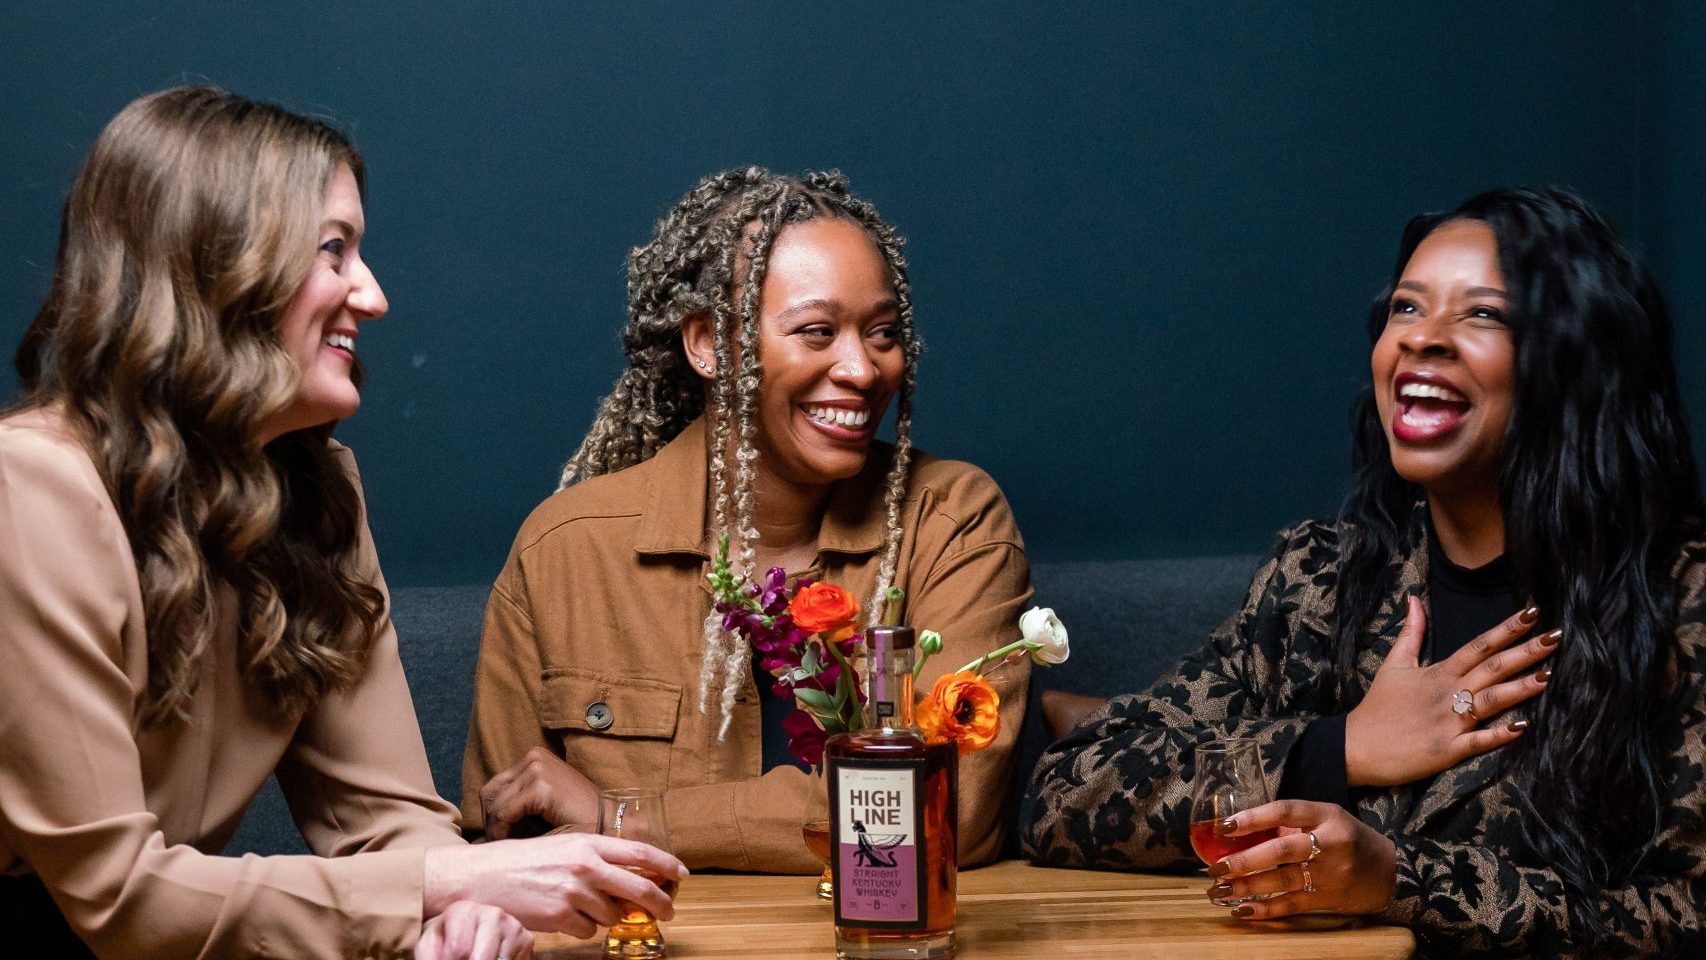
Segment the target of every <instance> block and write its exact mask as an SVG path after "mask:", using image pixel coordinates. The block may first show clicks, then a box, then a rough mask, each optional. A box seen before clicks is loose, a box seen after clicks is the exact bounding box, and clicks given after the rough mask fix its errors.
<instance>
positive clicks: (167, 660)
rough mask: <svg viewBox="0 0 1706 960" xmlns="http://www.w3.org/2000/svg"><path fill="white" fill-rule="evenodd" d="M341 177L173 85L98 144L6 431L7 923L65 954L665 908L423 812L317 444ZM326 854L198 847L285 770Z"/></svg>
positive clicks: (354, 299) (341, 515) (337, 258)
mask: <svg viewBox="0 0 1706 960" xmlns="http://www.w3.org/2000/svg"><path fill="white" fill-rule="evenodd" d="M363 184H364V169H363V164H362V160H361V157H360V155H359V154H357V153H356V152H355V150H354V149H353V148H352V147H351V146H350V144H349V143H348V141H347V140H346V139H345V138H344V137H343V136H342V135H340V134H339V133H337V132H336V131H335V130H333V129H331V128H330V127H328V126H327V125H325V124H323V123H320V122H318V121H315V120H311V119H308V118H306V117H302V116H299V115H296V114H293V113H290V112H288V111H285V110H283V109H280V108H278V107H275V106H271V105H269V104H263V103H257V102H254V101H251V100H246V99H244V98H241V97H237V96H234V95H231V94H228V93H224V92H221V91H217V90H211V89H206V88H196V87H183V88H177V89H173V90H167V91H164V92H162V93H158V94H154V95H151V96H146V97H143V98H141V99H139V100H137V101H136V102H134V103H132V104H131V105H130V106H128V107H127V108H125V110H124V111H122V112H121V113H120V114H119V115H118V117H117V118H115V119H114V120H113V121H112V122H111V123H110V124H109V125H108V126H107V128H106V130H105V131H104V132H103V133H102V134H101V136H100V138H99V139H98V140H97V142H96V144H95V146H94V147H93V149H92V150H91V151H90V153H89V156H88V158H87V159H86V160H85V162H84V164H83V166H82V168H81V170H80V171H79V173H78V176H77V179H76V181H75V183H74V184H73V186H72V188H71V193H70V196H69V197H68V199H67V201H66V205H65V213H64V220H63V224H62V231H61V235H60V243H59V253H58V258H57V262H56V264H55V271H54V278H53V286H52V289H51V291H50V293H49V295H48V298H47V300H46V302H45V304H44V305H43V307H42V309H41V311H40V313H39V314H38V315H37V317H36V320H35V322H34V324H33V325H32V326H31V327H30V329H29V331H28V332H27V333H26V335H25V337H24V340H23V343H22V345H21V346H20V347H19V350H18V356H17V365H18V371H19V374H20V376H21V379H22V383H23V388H24V395H23V399H22V400H21V401H20V403H19V404H18V405H16V406H15V407H14V408H12V409H11V410H10V411H9V412H7V413H6V414H5V415H4V416H0V623H4V624H5V627H4V629H3V630H0V662H3V663H4V664H5V665H6V669H5V670H3V671H0V744H3V747H0V921H3V922H4V926H5V929H6V930H7V932H8V935H9V936H12V937H14V938H18V939H20V940H21V941H22V942H34V943H36V944H37V945H38V947H37V949H40V948H41V945H42V944H44V943H47V944H51V945H52V946H53V948H54V949H53V952H55V953H56V955H59V956H79V955H81V956H87V955H89V954H90V952H91V951H92V953H93V954H94V955H99V956H120V955H122V956H125V957H185V956H231V957H245V956H261V955H265V956H276V955H279V953H280V952H283V953H285V954H288V955H291V956H297V957H342V956H349V955H352V954H361V955H368V954H372V953H376V952H377V953H385V954H387V955H389V954H393V953H395V952H397V951H399V950H408V949H411V948H413V949H414V950H415V955H416V957H417V958H440V957H478V958H492V957H507V958H509V960H517V958H518V957H520V956H523V955H525V954H527V953H528V952H529V950H530V940H529V937H528V934H527V932H526V929H524V926H523V925H524V924H525V926H527V927H533V928H551V929H560V930H565V931H568V932H570V933H574V934H577V935H582V936H585V935H588V934H590V933H592V932H593V929H594V927H593V925H594V923H608V922H610V921H612V920H614V919H615V918H616V915H617V913H616V911H617V907H616V902H617V901H618V900H634V901H638V902H641V903H645V904H648V905H649V906H650V907H651V908H653V909H655V910H658V911H661V912H662V913H663V914H664V915H667V914H668V913H669V908H670V903H669V900H668V898H667V897H666V896H664V895H663V893H662V892H661V890H659V888H658V887H657V886H656V885H654V884H653V883H652V882H650V881H649V880H646V879H644V878H643V877H640V876H638V875H636V874H635V873H633V872H631V871H629V870H627V869H623V868H624V867H629V866H632V867H644V868H646V869H648V870H651V871H654V872H656V873H659V874H667V873H675V872H679V871H680V870H681V869H682V868H681V866H680V864H679V862H678V861H676V860H675V859H674V858H673V857H670V856H668V855H667V854H664V853H662V852H660V851H657V850H655V849H653V848H651V847H648V846H645V845H643V844H633V843H626V842H622V841H613V840H609V839H607V838H602V837H584V836H582V837H550V838H545V839H542V840H537V841H513V842H508V843H498V844H490V845H486V846H482V847H469V846H466V845H464V844H463V843H462V840H461V837H460V835H459V834H458V831H457V826H456V821H455V811H454V809H453V808H452V807H451V806H450V805H449V804H447V803H446V802H445V801H444V800H443V799H442V798H440V797H438V796H437V795H436V794H435V793H434V791H433V788H432V781H431V778H430V776H429V774H428V770H427V765H426V757H425V751H424V749H423V747H422V744H421V739H420V734H419V730H418V728H417V726H416V722H415V716H414V713H413V709H412V706H411V703H410V699H409V694H408V687H407V685H406V684H405V682H404V679H403V674H402V669H401V664H400V663H399V661H398V657H397V647H396V635H395V633H394V631H393V630H392V628H391V624H390V618H389V613H388V603H387V598H386V594H385V588H384V583H383V580H382V579H381V578H380V574H379V568H378V562H377V559H376V557H375V555H374V551H373V546H372V542H371V539H370V537H369V536H368V533H367V527H366V521H365V516H364V507H363V502H362V495H361V490H360V486H359V481H358V479H357V476H356V472H355V465H354V460H353V458H352V457H351V455H350V453H349V451H348V450H347V449H346V448H344V447H342V446H341V445H339V444H337V443H336V442H335V441H333V440H332V439H331V429H332V426H333V424H334V423H335V422H336V421H337V420H339V419H341V418H343V417H346V416H348V415H350V414H352V413H354V412H355V409H356V407H357V406H358V405H359V403H360V393H359V390H358V387H359V380H360V372H359V370H360V368H359V365H358V364H357V362H356V358H355V346H356V340H357V337H358V336H359V334H360V327H361V325H362V324H364V323H365V322H366V321H368V320H372V319H375V318H377V317H379V316H381V315H382V314H383V313H384V312H385V310H386V306H387V304H386V301H385V295H384V293H383V292H382V291H381V290H380V288H379V284H378V282H377V281H376V280H375V279H374V276H373V274H372V272H371V271H370V270H369V269H368V267H367V265H366V263H365V262H364V261H363V260H362V259H361V252H360V250H361V239H362V232H363V226H364V222H363V212H362V202H361V201H362V191H363ZM275 772H276V774H277V776H278V780H279V783H280V784H281V786H283V788H284V790H285V793H286V795H287V796H288V798H289V800H290V803H291V810H292V813H293V814H294V815H295V817H296V820H297V823H298V824H299V826H300V827H301V829H302V832H303V835H304V837H305V838H306V839H307V840H308V842H309V844H310V846H311V847H312V848H313V849H314V850H315V851H316V853H317V854H319V855H318V856H296V857H244V858H241V859H238V858H226V857H220V856H217V852H218V850H219V849H220V848H221V847H222V846H223V845H224V843H225V842H226V841H227V840H228V839H229V838H230V836H231V834H232V832H233V830H234V829H235V828H236V826H237V823H238V821H239V819H240V818H241V816H242V813H243V810H244V808H245V807H246V806H247V804H248V802H249V800H250V799H251V798H252V797H253V796H254V794H255V792H256V791H257V790H258V789H259V788H260V786H261V784H262V782H263V781H264V780H265V779H266V777H267V776H268V775H269V774H273V773H275Z"/></svg>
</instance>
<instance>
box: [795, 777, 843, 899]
mask: <svg viewBox="0 0 1706 960" xmlns="http://www.w3.org/2000/svg"><path fill="white" fill-rule="evenodd" d="M827 769H828V760H827V759H824V760H819V761H818V762H817V765H816V766H814V767H812V768H811V770H810V771H808V772H807V778H808V779H807V781H806V814H805V819H804V820H802V821H801V823H800V835H801V836H802V837H804V838H805V841H806V849H807V850H810V851H811V853H812V856H814V857H816V858H817V859H819V860H821V861H823V872H822V873H820V874H818V878H817V895H818V899H820V900H834V899H835V876H834V873H833V872H832V871H831V870H830V869H829V777H828V775H827V774H826V773H825V771H826V770H827Z"/></svg>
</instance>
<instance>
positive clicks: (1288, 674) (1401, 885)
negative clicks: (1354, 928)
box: [1024, 522, 1706, 957]
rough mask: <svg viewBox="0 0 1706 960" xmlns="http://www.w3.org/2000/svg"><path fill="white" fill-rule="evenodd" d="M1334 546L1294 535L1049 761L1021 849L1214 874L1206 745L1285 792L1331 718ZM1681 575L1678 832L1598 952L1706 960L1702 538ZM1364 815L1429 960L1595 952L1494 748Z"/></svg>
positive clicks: (1056, 857) (1382, 618)
mask: <svg viewBox="0 0 1706 960" xmlns="http://www.w3.org/2000/svg"><path fill="white" fill-rule="evenodd" d="M1417 526H1421V527H1425V524H1418V525H1417ZM1337 536H1338V532H1337V527H1336V525H1335V524H1331V523H1317V522H1311V523H1304V524H1302V525H1300V526H1298V527H1296V528H1295V529H1293V530H1291V531H1288V532H1287V533H1286V534H1285V536H1284V539H1283V542H1282V543H1281V545H1280V547H1279V549H1278V551H1277V552H1276V553H1275V555H1274V556H1273V557H1272V558H1271V559H1269V560H1268V561H1267V562H1266V563H1265V564H1263V565H1262V567H1261V569H1259V570H1258V571H1257V572H1256V576H1255V578H1254V580H1253V581H1252V582H1251V585H1250V592H1249V595H1248V598H1247V599H1246V601H1245V604H1244V607H1243V609H1242V610H1240V611H1239V612H1238V613H1236V614H1235V615H1233V616H1232V617H1231V618H1230V619H1228V620H1227V621H1226V623H1224V624H1223V625H1221V627H1220V628H1219V629H1218V630H1216V631H1215V632H1214V634H1213V636H1212V637H1210V639H1209V642H1208V644H1207V646H1205V647H1203V648H1202V649H1201V650H1200V651H1198V652H1196V653H1193V654H1191V655H1189V656H1186V657H1185V658H1183V659H1182V660H1180V661H1179V662H1178V663H1177V664H1175V666H1174V667H1173V669H1172V670H1171V671H1169V672H1168V673H1166V674H1164V675H1163V676H1162V677H1161V678H1160V679H1159V680H1158V681H1156V682H1155V683H1154V684H1153V685H1151V686H1150V687H1149V689H1147V690H1145V691H1144V692H1142V693H1137V694H1131V695H1128V696H1123V697H1118V698H1116V699H1114V700H1112V701H1110V702H1109V703H1108V704H1107V706H1105V707H1104V708H1102V709H1101V710H1100V711H1098V712H1097V713H1095V714H1093V715H1092V716H1091V717H1090V718H1089V719H1087V720H1086V721H1085V723H1084V724H1083V725H1082V726H1080V727H1079V728H1078V729H1076V730H1074V731H1073V732H1072V733H1071V734H1069V735H1068V736H1067V737H1066V738H1065V739H1063V740H1061V741H1060V742H1059V743H1057V744H1055V745H1054V746H1053V747H1051V748H1050V749H1049V751H1048V753H1046V754H1045V755H1044V756H1043V758H1042V761H1041V763H1039V764H1038V766H1037V770H1036V774H1035V776H1034V778H1033V780H1032V783H1031V788H1030V793H1031V796H1030V801H1031V804H1030V805H1031V807H1032V809H1033V810H1034V816H1033V818H1032V821H1031V823H1030V824H1029V825H1028V828H1027V830H1026V833H1025V837H1024V843H1025V846H1026V850H1027V852H1028V853H1029V854H1030V856H1031V857H1032V858H1033V859H1034V860H1036V861H1037V862H1038V863H1042V864H1046V865H1057V866H1075V867H1102V868H1110V869H1131V870H1195V869H1198V868H1200V867H1201V863H1200V861H1198V860H1197V859H1196V857H1195V856H1194V855H1193V854H1192V852H1191V847H1190V842H1189V837H1188V829H1189V820H1190V802H1191V778H1192V775H1193V766H1192V765H1193V752H1194V747H1195V745H1196V744H1198V743H1201V742H1204V741H1207V740H1211V739H1215V738H1218V737H1231V736H1237V737H1249V738H1252V739H1255V740H1256V741H1258V742H1259V743H1260V745H1261V755H1262V764H1263V768H1264V772H1265V774H1266V776H1267V778H1268V781H1269V785H1270V786H1271V787H1277V786H1278V784H1279V781H1280V778H1281V776H1282V775H1283V774H1284V772H1285V764H1286V762H1287V758H1288V755H1289V754H1290V752H1291V748H1292V744H1293V743H1294V742H1295V741H1296V740H1297V738H1298V736H1299V735H1300V734H1301V733H1302V732H1303V730H1304V728H1305V727H1307V726H1308V725H1309V723H1310V721H1312V720H1315V719H1316V718H1318V717H1320V716H1322V714H1323V711H1325V710H1328V709H1331V707H1330V706H1329V704H1330V693H1331V690H1330V685H1329V681H1328V680H1327V677H1328V676H1329V665H1330V664H1331V662H1332V636H1333V606H1334V603H1333V595H1334V587H1335V584H1336V581H1337V574H1338V571H1337V566H1336V565H1337V553H1336V543H1337ZM1427 558H1428V551H1427V547H1426V544H1425V543H1423V542H1419V539H1418V542H1415V543H1412V544H1410V545H1409V547H1408V549H1407V550H1405V551H1403V552H1402V554H1401V556H1399V557H1398V558H1396V559H1395V561H1394V565H1395V566H1396V567H1397V568H1398V569H1397V570H1396V571H1394V573H1395V576H1394V577H1393V578H1392V580H1391V581H1390V582H1393V583H1394V584H1395V586H1394V588H1393V589H1392V591H1391V592H1390V593H1389V595H1388V596H1387V597H1386V598H1385V600H1384V601H1382V603H1381V605H1380V608H1379V609H1378V610H1377V612H1376V614H1375V616H1374V617H1373V619H1372V620H1371V622H1370V630H1369V631H1367V633H1366V634H1365V635H1366V637H1367V642H1366V646H1365V647H1364V649H1362V650H1361V652H1360V653H1359V655H1358V658H1357V672H1358V673H1359V674H1360V677H1361V681H1362V684H1363V689H1365V690H1366V689H1367V686H1368V684H1369V683H1371V682H1372V681H1373V678H1374V673H1375V671H1376V670H1377V669H1378V668H1379V666H1380V664H1381V662H1382V661H1383V660H1384V659H1385V657H1386V655H1387V653H1388V652H1389V651H1390V650H1391V648H1392V644H1393V642H1394V641H1395V640H1396V639H1397V636H1398V632H1399V629H1400V628H1401V627H1402V622H1403V617H1404V609H1405V599H1406V597H1407V596H1408V595H1409V594H1411V593H1425V587H1426V583H1427ZM1674 573H1675V577H1676V579H1677V581H1678V582H1679V584H1680V587H1681V589H1680V592H1679V598H1680V603H1681V607H1680V609H1679V618H1678V619H1679V623H1680V624H1681V625H1680V627H1679V629H1678V634H1679V641H1680V643H1679V646H1680V647H1681V666H1682V669H1683V671H1684V672H1685V678H1686V684H1687V691H1688V692H1687V695H1686V697H1685V699H1684V701H1683V702H1684V704H1685V707H1684V709H1683V710H1682V712H1681V715H1680V716H1678V717H1677V718H1676V725H1675V727H1674V728H1672V729H1670V730H1668V731H1666V737H1665V741H1664V742H1666V743H1667V744H1668V745H1669V746H1670V748H1671V750H1670V755H1671V760H1670V762H1669V764H1668V769H1666V770H1665V771H1664V776H1665V783H1666V784H1667V786H1668V795H1667V797H1666V798H1665V810H1664V817H1663V823H1662V825H1661V830H1660V833H1659V835H1658V837H1657V839H1656V841H1655V842H1654V843H1653V844H1652V846H1651V848H1650V849H1648V850H1647V851H1646V852H1645V855H1644V856H1643V857H1642V859H1641V861H1640V867H1639V871H1640V872H1639V873H1638V874H1637V875H1636V876H1635V877H1633V878H1632V879H1631V881H1630V882H1629V883H1628V884H1627V885H1625V886H1623V887H1621V888H1618V889H1614V890H1610V891H1608V892H1607V893H1606V895H1605V897H1604V898H1603V900H1602V902H1601V903H1600V904H1599V906H1600V909H1601V912H1602V915H1603V916H1604V917H1605V918H1606V922H1607V924H1608V926H1609V929H1610V930H1611V932H1612V936H1613V938H1614V942H1613V943H1611V944H1609V945H1603V946H1601V947H1599V948H1597V949H1596V950H1594V951H1593V955H1595V956H1608V955H1609V956H1642V957H1648V956H1667V957H1681V956H1687V957H1706V930H1703V927H1706V863H1703V858H1706V771H1703V764H1706V703H1703V700H1702V693H1701V691H1702V681H1703V674H1706V654H1703V647H1706V624H1703V622H1702V620H1703V617H1706V610H1703V607H1702V604H1703V602H1706V596H1703V594H1706V545H1703V544H1699V543H1694V544H1689V545H1688V547H1687V548H1686V549H1685V550H1684V556H1683V558H1682V560H1681V561H1679V563H1678V565H1677V566H1676V568H1675V571H1674ZM1606 706H1607V709H1616V705H1615V704H1607V705H1606ZM1519 709H1520V708H1519ZM1542 735H1543V734H1542ZM1355 807H1356V809H1355V811H1354V812H1355V813H1356V815H1357V816H1358V817H1359V818H1360V819H1361V820H1362V821H1363V822H1365V823H1367V824H1369V825H1370V826H1373V827H1374V828H1375V829H1377V830H1380V831H1381V832H1383V833H1385V834H1386V835H1388V836H1390V837H1391V838H1392V839H1393V841H1394V842H1395V844H1396V846H1397V850H1398V884H1397V889H1396V893H1395V895H1394V897H1393V900H1392V902H1391V904H1390V905H1389V906H1388V907H1387V908H1386V910H1385V913H1384V914H1383V919H1385V920H1387V921H1389V922H1394V923H1401V924H1404V925H1406V926H1409V927H1410V928H1412V929H1413V930H1414V931H1415V932H1416V934H1417V937H1418V939H1419V940H1420V941H1421V942H1422V945H1423V948H1424V950H1426V951H1427V952H1428V953H1430V954H1437V955H1442V956H1565V955H1586V953H1585V952H1584V951H1583V950H1582V948H1580V947H1579V946H1578V945H1577V944H1576V943H1575V942H1574V941H1573V940H1572V937H1571V933H1570V924H1569V922H1568V904H1567V902H1566V897H1565V893H1564V889H1563V886H1562V883H1561V882H1560V880H1559V878H1558V875H1557V874H1556V873H1555V872H1553V871H1552V870H1550V869H1549V868H1548V867H1547V865H1546V864H1545V863H1544V862H1543V861H1542V860H1541V859H1540V858H1539V857H1538V856H1537V855H1535V854H1534V853H1533V852H1532V851H1531V850H1529V849H1528V847H1527V845H1526V844H1525V843H1524V841H1523V839H1522V834H1521V831H1520V828H1519V827H1518V822H1519V821H1518V819H1517V812H1516V811H1517V808H1516V806H1515V799H1514V796H1513V794H1512V791H1511V789H1510V787H1509V785H1508V784H1507V783H1506V782H1504V781H1503V780H1502V779H1501V778H1500V777H1499V776H1498V758H1497V752H1496V751H1495V752H1494V753H1492V754H1485V755H1482V756H1480V757H1477V758H1474V759H1471V760H1468V761H1465V762H1464V763H1462V764H1459V765H1458V766H1456V767H1454V768H1452V769H1450V770H1448V771H1446V772H1445V773H1442V774H1441V775H1440V776H1438V777H1437V778H1434V779H1433V780H1432V781H1431V782H1426V781H1424V782H1421V783H1417V784H1411V785H1408V786H1403V787H1393V788H1389V789H1386V790H1380V791H1357V793H1356V799H1355Z"/></svg>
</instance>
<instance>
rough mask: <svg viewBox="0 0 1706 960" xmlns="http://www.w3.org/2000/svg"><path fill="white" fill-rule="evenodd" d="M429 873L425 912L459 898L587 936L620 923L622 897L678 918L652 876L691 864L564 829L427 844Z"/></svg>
mask: <svg viewBox="0 0 1706 960" xmlns="http://www.w3.org/2000/svg"><path fill="white" fill-rule="evenodd" d="M425 874H426V877H425V883H424V890H423V896H422V901H423V904H422V906H423V910H424V912H425V913H426V915H427V916H436V915H437V914H439V913H441V912H443V911H445V910H447V909H449V907H450V905H451V904H452V903H454V902H456V901H458V900H474V901H478V902H480V903H488V904H492V905H494V906H498V907H501V908H503V909H504V910H505V911H508V912H509V913H510V914H513V915H514V916H515V918H516V919H517V920H520V921H521V923H522V924H523V925H525V926H526V927H527V928H528V929H530V930H552V931H557V932H560V933H566V934H569V935H570V936H574V937H590V936H592V935H593V934H594V933H596V932H597V931H598V928H599V927H600V926H609V925H610V924H612V923H615V922H616V920H617V918H618V917H619V916H620V914H621V908H620V907H619V903H621V902H627V903H633V904H637V905H639V906H641V907H644V908H645V909H647V910H649V911H651V914H652V916H654V917H657V918H658V919H659V920H668V919H670V918H671V917H674V916H675V906H674V903H673V902H672V901H671V899H670V897H669V895H668V894H666V893H664V892H663V890H662V889H660V888H659V887H658V885H657V884H656V883H654V882H652V880H650V879H649V877H660V878H670V877H673V878H676V879H683V878H685V877H686V876H687V867H686V866H684V865H683V864H682V862H681V861H680V860H677V859H676V858H675V857H672V856H670V855H669V854H667V853H664V852H663V851H662V850H659V849H658V848H656V847H654V846H651V845H650V844H645V843H636V842H634V841H632V840H621V839H618V838H616V837H603V836H599V835H597V834H592V833H562V834H554V835H552V836H546V837H535V838H533V839H530V840H500V841H495V842H492V843H482V844H477V845H469V846H451V847H429V848H428V849H427V851H426V867H425ZM510 960H514V957H511V958H510Z"/></svg>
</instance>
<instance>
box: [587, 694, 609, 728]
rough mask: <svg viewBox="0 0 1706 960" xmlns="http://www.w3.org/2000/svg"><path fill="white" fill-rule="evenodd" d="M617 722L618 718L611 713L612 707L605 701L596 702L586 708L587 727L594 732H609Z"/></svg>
mask: <svg viewBox="0 0 1706 960" xmlns="http://www.w3.org/2000/svg"><path fill="white" fill-rule="evenodd" d="M615 722H616V717H615V715H614V714H612V713H611V712H610V707H609V706H607V705H606V704H605V702H604V701H603V700H594V701H593V702H592V705H591V706H589V707H587V708H586V725H587V726H589V727H591V728H593V729H594V730H609V729H610V725H611V724H613V723H615Z"/></svg>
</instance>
